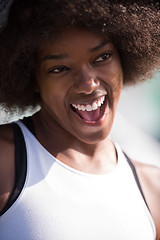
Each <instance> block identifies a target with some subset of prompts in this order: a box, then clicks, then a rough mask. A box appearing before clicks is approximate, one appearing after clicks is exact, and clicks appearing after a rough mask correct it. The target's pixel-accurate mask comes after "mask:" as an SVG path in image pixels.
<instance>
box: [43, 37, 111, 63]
mask: <svg viewBox="0 0 160 240" xmlns="http://www.w3.org/2000/svg"><path fill="white" fill-rule="evenodd" d="M108 43H110V41H109V40H105V41H103V42H101V43H100V44H98V45H97V46H95V47H93V48H90V49H89V52H95V51H97V50H99V49H101V48H102V47H104V46H105V45H107V44H108ZM67 57H68V55H67V54H59V55H52V54H47V55H46V56H44V57H43V58H41V59H40V62H43V61H45V60H61V59H65V58H67Z"/></svg>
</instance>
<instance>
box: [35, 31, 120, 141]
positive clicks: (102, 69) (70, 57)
mask: <svg viewBox="0 0 160 240" xmlns="http://www.w3.org/2000/svg"><path fill="white" fill-rule="evenodd" d="M36 78H37V88H38V91H39V93H40V96H41V100H42V103H41V107H42V109H43V111H45V112H46V116H50V117H49V118H48V119H52V121H53V123H54V122H55V121H56V122H57V123H58V125H59V126H60V128H61V129H64V130H65V131H67V132H68V133H69V134H71V135H72V137H76V138H77V139H79V140H81V141H83V142H86V143H96V142H98V141H100V140H103V139H104V138H106V136H107V135H108V134H109V132H110V129H111V127H112V123H113V119H114V115H115V111H116V106H117V103H118V99H119V96H120V92H121V88H122V82H123V73H122V67H121V62H120V59H119V55H118V52H117V51H116V49H115V47H114V46H113V44H112V43H111V42H110V41H109V40H108V39H106V38H105V37H104V36H103V35H102V34H98V33H95V32H91V31H87V30H82V29H76V28H70V29H67V30H65V31H63V32H62V33H61V34H59V36H58V37H57V38H56V40H54V41H51V42H49V43H46V44H44V45H43V46H42V47H41V49H40V51H39V59H38V64H37V70H36ZM48 114H49V115H48ZM49 121H51V120H49Z"/></svg>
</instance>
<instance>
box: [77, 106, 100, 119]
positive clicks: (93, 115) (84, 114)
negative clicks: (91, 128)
mask: <svg viewBox="0 0 160 240" xmlns="http://www.w3.org/2000/svg"><path fill="white" fill-rule="evenodd" d="M76 112H77V113H78V114H79V116H80V117H81V118H82V119H84V120H86V121H96V120H98V119H99V118H100V107H99V108H97V109H96V110H94V111H90V112H88V111H80V110H78V109H76Z"/></svg>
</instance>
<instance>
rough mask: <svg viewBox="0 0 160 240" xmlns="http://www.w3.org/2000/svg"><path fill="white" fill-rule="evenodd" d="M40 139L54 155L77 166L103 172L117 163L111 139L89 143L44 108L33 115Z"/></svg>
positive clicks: (86, 169) (97, 172) (89, 170)
mask: <svg viewBox="0 0 160 240" xmlns="http://www.w3.org/2000/svg"><path fill="white" fill-rule="evenodd" d="M33 122H34V125H35V130H36V137H37V139H38V141H39V142H40V143H41V144H42V145H43V146H44V147H45V148H46V150H47V151H49V152H50V153H51V154H52V155H53V156H55V157H56V158H57V159H59V160H60V161H62V162H63V163H65V164H67V165H69V166H70V167H73V168H75V169H77V170H80V171H84V172H88V173H96V174H103V173H106V172H110V171H112V170H113V169H114V167H115V165H116V161H117V159H116V151H115V147H114V145H113V143H112V142H111V140H110V139H108V138H105V139H104V140H102V141H99V142H97V143H94V144H87V143H84V142H82V141H80V140H79V139H77V138H76V137H75V136H73V135H71V134H70V133H69V132H67V131H66V130H65V129H64V128H62V127H61V126H60V125H59V124H58V123H57V122H56V121H54V119H53V117H52V116H50V115H49V114H48V113H46V112H44V111H43V110H41V111H40V112H38V113H37V114H35V115H34V116H33Z"/></svg>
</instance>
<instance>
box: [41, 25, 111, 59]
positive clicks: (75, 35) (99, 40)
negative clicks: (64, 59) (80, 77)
mask: <svg viewBox="0 0 160 240" xmlns="http://www.w3.org/2000/svg"><path fill="white" fill-rule="evenodd" d="M107 42H109V39H108V38H106V36H104V35H103V34H102V33H99V32H95V31H93V30H88V29H80V28H71V27H70V28H67V29H65V30H64V31H61V32H59V33H58V34H57V35H56V37H53V38H51V39H50V40H48V41H46V42H45V43H43V44H42V45H41V47H40V55H42V54H43V53H45V52H47V51H49V50H51V49H52V50H53V51H54V52H55V54H56V53H59V52H63V51H69V50H74V48H76V50H78V51H81V49H82V48H83V49H86V50H87V49H88V50H89V49H94V48H95V50H96V47H97V46H101V45H103V44H104V43H107Z"/></svg>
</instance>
